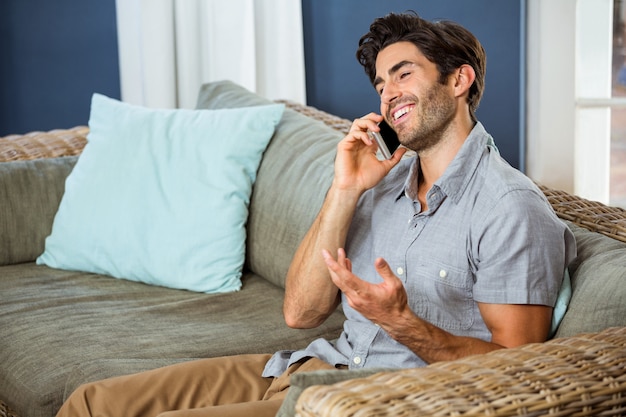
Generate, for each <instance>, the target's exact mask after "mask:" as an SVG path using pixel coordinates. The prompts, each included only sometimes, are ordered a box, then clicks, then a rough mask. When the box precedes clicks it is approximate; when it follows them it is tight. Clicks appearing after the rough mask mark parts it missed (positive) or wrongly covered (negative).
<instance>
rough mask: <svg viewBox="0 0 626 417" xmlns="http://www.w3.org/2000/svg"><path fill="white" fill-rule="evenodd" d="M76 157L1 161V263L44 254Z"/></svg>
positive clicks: (19, 261)
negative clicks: (66, 180)
mask: <svg viewBox="0 0 626 417" xmlns="http://www.w3.org/2000/svg"><path fill="white" fill-rule="evenodd" d="M76 160H77V157H75V156H70V157H63V158H46V159H36V160H30V161H13V162H3V163H0V265H9V264H17V263H22V262H31V261H34V260H35V258H36V257H37V256H39V255H41V253H42V252H43V249H44V242H45V239H46V237H47V236H48V235H49V234H50V231H51V230H52V221H53V219H54V215H55V214H56V211H57V209H58V207H59V203H60V201H61V197H62V196H63V192H64V191H65V178H66V177H67V176H68V175H69V173H70V172H71V171H72V168H73V167H74V164H75V163H76Z"/></svg>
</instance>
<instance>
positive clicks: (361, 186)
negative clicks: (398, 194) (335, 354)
mask: <svg viewBox="0 0 626 417" xmlns="http://www.w3.org/2000/svg"><path fill="white" fill-rule="evenodd" d="M381 119H382V116H379V115H375V114H373V113H372V114H369V115H368V116H365V117H364V118H362V119H357V120H355V121H354V123H353V125H352V128H351V130H350V132H349V133H348V135H347V136H346V137H345V138H344V139H342V140H341V142H339V144H338V145H337V157H336V159H335V176H334V179H333V183H332V185H331V187H330V189H329V191H328V193H327V195H326V199H325V200H324V204H323V205H322V208H321V210H320V212H319V214H318V215H317V217H316V219H315V221H314V222H313V224H312V226H311V228H310V229H309V231H308V232H307V234H306V235H305V237H304V239H303V240H302V242H301V244H300V246H299V247H298V249H297V251H296V253H295V255H294V258H293V261H292V262H291V266H290V267H289V271H288V272H287V278H286V280H285V300H284V303H283V314H284V316H285V321H286V323H287V325H288V326H290V327H295V328H311V327H316V326H318V325H320V324H321V323H322V322H323V321H324V320H325V319H326V318H327V317H328V315H330V314H331V313H332V312H333V311H334V310H335V308H336V307H337V305H338V303H339V300H340V297H339V290H338V288H337V286H336V285H335V284H334V283H333V282H332V281H331V279H330V274H329V272H328V269H327V268H326V264H325V263H324V259H323V258H322V257H321V256H320V253H321V251H322V249H331V250H337V249H338V248H339V247H341V246H343V245H344V243H345V240H346V236H347V233H348V229H349V227H350V222H351V220H352V216H353V214H354V210H355V209H356V205H357V202H358V200H359V198H360V196H361V194H363V192H365V190H367V189H369V188H372V187H373V186H374V185H376V184H377V183H378V182H379V181H380V180H381V179H382V178H383V177H384V176H385V175H387V173H388V172H389V171H390V170H391V169H392V168H393V167H394V166H395V165H396V164H397V163H398V162H400V160H401V158H402V155H403V154H404V152H405V149H402V148H400V149H398V150H397V151H396V152H395V153H394V155H393V157H392V158H391V159H389V160H385V161H379V160H378V159H377V157H376V150H377V147H376V144H375V143H373V142H372V141H371V140H370V138H369V136H368V135H367V129H372V130H376V129H378V126H377V124H376V123H377V122H379V121H380V120H381Z"/></svg>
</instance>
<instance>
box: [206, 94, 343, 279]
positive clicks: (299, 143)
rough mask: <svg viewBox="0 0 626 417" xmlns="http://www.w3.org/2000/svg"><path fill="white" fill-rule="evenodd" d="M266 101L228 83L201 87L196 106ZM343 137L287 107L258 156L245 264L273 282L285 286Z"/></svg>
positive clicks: (329, 175) (326, 185)
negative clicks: (268, 143) (291, 265)
mask: <svg viewBox="0 0 626 417" xmlns="http://www.w3.org/2000/svg"><path fill="white" fill-rule="evenodd" d="M267 103H268V101H267V100H264V99H262V98H260V97H258V96H257V95H254V94H251V93H250V92H248V91H247V90H245V89H244V88H242V87H240V86H238V85H236V84H233V83H231V82H221V83H213V84H207V85H205V86H203V88H202V90H201V92H200V95H199V99H198V107H204V108H222V107H232V106H252V105H262V104H267ZM342 137H343V135H342V134H341V133H339V132H338V131H336V130H334V129H332V128H330V127H328V126H326V125H325V124H324V123H322V122H320V121H317V120H313V119H311V118H309V117H306V116H303V115H301V114H299V113H297V112H295V111H293V110H290V109H286V110H285V113H284V114H283V119H282V121H281V123H280V124H279V125H278V127H277V129H276V133H275V134H274V137H273V138H272V141H271V143H270V145H269V146H268V148H267V149H266V151H265V154H264V155H263V161H262V162H261V166H260V168H259V173H258V177H257V181H256V184H255V185H254V189H253V191H252V199H251V202H250V214H249V218H248V241H247V247H246V249H247V251H248V252H247V262H248V265H249V267H250V269H251V270H252V271H254V272H256V273H257V274H259V275H261V276H263V277H265V278H267V279H268V280H270V281H271V282H273V283H274V284H276V285H279V286H283V287H284V281H285V275H286V274H287V269H288V268H289V264H290V262H291V258H292V257H293V254H294V252H295V250H296V248H297V247H298V244H299V243H300V240H301V239H302V238H303V237H304V234H305V233H306V232H307V230H308V229H309V227H310V225H311V223H313V220H314V219H315V216H316V215H317V213H318V211H319V209H320V207H321V205H322V202H323V200H324V197H325V195H326V191H327V190H328V188H329V187H330V183H331V182H332V178H333V174H334V171H333V165H334V159H335V150H336V147H337V143H338V142H339V141H340V140H341V138H342ZM277 201H280V204H277V203H276V202H277Z"/></svg>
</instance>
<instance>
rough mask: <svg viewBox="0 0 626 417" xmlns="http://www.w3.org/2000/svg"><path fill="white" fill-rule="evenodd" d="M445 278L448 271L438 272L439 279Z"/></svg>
mask: <svg viewBox="0 0 626 417" xmlns="http://www.w3.org/2000/svg"><path fill="white" fill-rule="evenodd" d="M447 276H448V271H446V270H445V269H442V270H441V271H439V277H440V278H445V277H447Z"/></svg>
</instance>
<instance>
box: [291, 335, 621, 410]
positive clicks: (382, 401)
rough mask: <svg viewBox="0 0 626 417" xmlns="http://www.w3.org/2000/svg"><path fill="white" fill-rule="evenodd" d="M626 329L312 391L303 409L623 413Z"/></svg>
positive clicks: (303, 397)
mask: <svg viewBox="0 0 626 417" xmlns="http://www.w3.org/2000/svg"><path fill="white" fill-rule="evenodd" d="M625 369H626V327H623V328H612V329H607V330H605V331H603V332H600V333H592V334H585V335H580V336H577V337H571V338H561V339H554V340H551V341H549V342H546V343H536V344H529V345H525V346H521V347H519V348H514V349H503V350H498V351H494V352H491V353H488V354H485V355H475V356H470V357H467V358H465V359H461V360H457V361H449V362H439V363H436V364H433V365H430V366H427V367H425V368H416V369H406V370H399V371H394V372H383V373H379V374H375V375H372V376H370V377H367V378H361V379H353V380H349V381H345V382H340V383H337V384H334V385H329V386H326V385H324V386H322V385H319V386H313V387H310V388H308V389H306V390H305V391H304V392H303V393H302V394H301V395H300V398H299V399H298V402H297V404H296V415H297V416H300V417H311V416H329V417H330V416H333V417H338V416H485V415H489V416H540V415H541V416H543V415H551V416H552V415H554V416H570V415H571V416H573V415H576V416H597V415H602V416H617V415H624V414H625V413H626V371H625Z"/></svg>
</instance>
